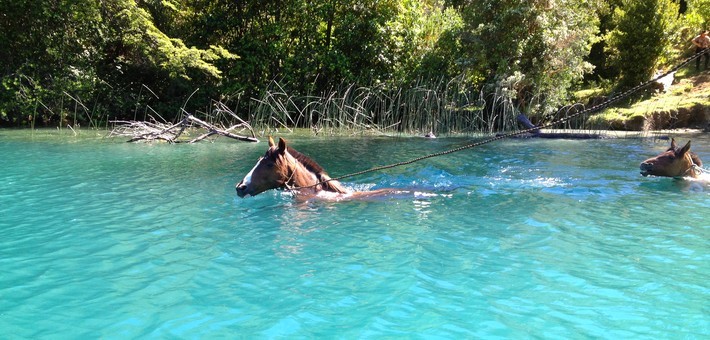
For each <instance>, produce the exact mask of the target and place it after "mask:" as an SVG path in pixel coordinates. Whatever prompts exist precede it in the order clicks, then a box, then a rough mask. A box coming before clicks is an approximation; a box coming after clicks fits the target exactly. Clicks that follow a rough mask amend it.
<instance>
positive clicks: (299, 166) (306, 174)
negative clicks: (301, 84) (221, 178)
mask: <svg viewBox="0 0 710 340" xmlns="http://www.w3.org/2000/svg"><path fill="white" fill-rule="evenodd" d="M236 188H237V195H239V197H246V196H256V195H258V194H260V193H262V192H264V191H267V190H271V189H287V190H290V191H292V192H294V193H297V194H299V196H300V197H301V198H306V199H308V198H311V197H315V196H318V197H319V198H323V199H326V200H341V199H350V198H359V197H370V196H378V195H379V196H381V195H384V194H389V193H404V192H406V191H401V190H395V189H380V190H373V191H357V192H352V191H350V190H348V189H346V188H345V187H343V185H342V184H340V182H338V181H335V180H331V178H330V177H329V176H328V174H327V173H326V172H325V170H323V168H322V167H321V166H320V165H318V164H317V163H316V162H315V161H313V160H312V159H310V158H308V157H307V156H305V155H303V154H302V153H300V152H298V151H296V150H294V149H293V148H291V147H289V146H287V145H286V140H284V139H283V138H279V143H278V145H276V144H275V143H274V140H273V139H272V138H271V137H269V149H268V150H266V154H264V156H263V157H261V158H259V160H258V161H257V162H256V165H254V168H253V169H251V171H249V173H248V174H247V175H246V176H244V179H242V180H241V182H239V184H237V187H236Z"/></svg>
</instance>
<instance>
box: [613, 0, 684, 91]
mask: <svg viewBox="0 0 710 340" xmlns="http://www.w3.org/2000/svg"><path fill="white" fill-rule="evenodd" d="M678 17H679V16H678V5H677V4H676V3H675V2H673V1H672V0H625V1H623V2H622V6H620V7H617V8H616V9H615V10H614V14H613V22H614V24H615V28H614V29H613V30H611V31H610V32H609V33H608V34H607V36H606V41H607V50H606V53H607V55H608V56H609V59H610V63H611V64H612V65H614V67H615V68H616V69H618V70H619V71H620V78H619V83H618V87H619V88H621V89H624V88H629V87H633V86H635V85H638V84H640V83H642V82H644V81H646V80H648V79H651V77H652V76H653V74H654V72H656V70H657V69H658V68H659V67H661V66H663V65H665V64H668V63H669V62H670V61H671V60H672V58H671V56H673V55H674V53H673V47H674V46H673V45H672V42H673V40H674V37H675V36H676V35H677V34H678V28H679V21H678V19H677V18H678Z"/></svg>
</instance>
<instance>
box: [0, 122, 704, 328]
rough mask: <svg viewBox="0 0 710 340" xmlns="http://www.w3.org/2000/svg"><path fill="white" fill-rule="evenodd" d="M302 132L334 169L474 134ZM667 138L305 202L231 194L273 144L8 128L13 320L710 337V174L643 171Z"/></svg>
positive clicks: (466, 157)
mask: <svg viewBox="0 0 710 340" xmlns="http://www.w3.org/2000/svg"><path fill="white" fill-rule="evenodd" d="M287 137H288V136H287ZM688 138H692V139H693V149H694V150H695V151H696V152H697V153H698V154H699V155H700V156H701V158H703V159H706V160H707V162H709V163H710V136H708V135H707V134H704V135H695V136H690V137H688V136H681V137H679V142H682V143H684V142H685V140H686V139H688ZM290 139H291V140H290V141H291V143H292V144H291V145H292V146H293V147H294V148H296V149H298V150H299V151H301V152H303V153H305V154H308V155H310V156H312V157H313V158H314V159H316V160H317V161H318V162H319V163H320V164H321V165H322V166H323V167H325V168H326V169H327V170H328V171H329V172H330V174H331V175H333V176H337V175H341V174H345V173H349V172H352V171H356V170H361V169H365V168H369V167H372V166H375V165H382V164H387V163H391V162H393V161H400V160H406V159H410V158H413V157H416V156H420V155H423V154H426V153H429V152H435V151H441V150H444V149H448V148H452V147H456V146H460V145H463V144H467V143H468V142H469V141H470V140H468V139H465V138H448V139H437V140H423V139H417V138H372V137H370V138H306V137H298V136H292V137H290ZM667 145H668V141H665V140H654V139H617V140H595V141H588V140H585V141H575V140H505V141H500V142H495V143H492V144H489V145H486V146H484V147H481V148H477V149H473V150H468V151H464V152H460V153H457V154H455V155H451V156H446V157H440V158H434V159H430V160H426V161H423V162H420V163H415V164H413V165H410V166H407V167H403V168H395V169H391V170H388V171H385V172H379V173H371V174H367V175H364V176H361V177H357V178H352V179H349V180H346V182H345V183H346V184H347V185H348V186H351V187H355V188H368V187H375V188H380V187H398V188H406V189H415V190H419V191H422V192H428V193H432V194H436V195H434V196H428V195H419V196H411V197H409V196H405V197H396V198H387V199H381V200H371V201H365V202H341V203H317V202H316V203H308V204H299V203H298V202H295V201H294V200H293V199H292V198H291V197H289V196H288V195H287V194H285V193H282V192H277V191H271V192H267V193H264V194H262V195H259V196H257V197H251V198H246V199H239V198H238V197H237V196H236V195H235V191H234V185H235V183H236V182H238V181H239V180H240V179H241V178H242V177H243V176H244V175H245V174H246V172H248V171H249V169H251V167H252V166H253V164H254V163H255V161H256V159H257V157H259V156H261V155H262V154H263V153H264V151H265V149H266V143H259V144H247V143H239V142H231V141H226V140H221V141H217V142H216V143H213V144H209V143H205V144H198V145H165V144H159V145H145V144H129V143H124V142H123V141H122V140H105V139H76V138H71V137H66V136H65V137H62V138H54V139H53V138H42V139H37V138H35V139H32V138H26V137H21V136H18V133H17V132H14V131H9V132H8V131H0V157H2V159H3V161H2V165H1V166H0V174H1V176H0V181H1V182H0V232H1V235H2V238H0V273H1V275H0V337H1V338H4V339H18V338H58V339H59V338H111V339H116V338H121V339H123V338H136V337H148V338H219V337H222V338H234V337H249V338H252V337H256V338H332V337H338V338H382V337H388V338H411V337H415V338H501V337H504V338H527V337H535V338H585V337H601V338H611V339H619V338H648V339H659V338H705V339H707V338H708V337H710V304H709V303H708V302H709V301H710V299H709V298H710V287H709V284H708V282H710V248H709V247H708V239H709V238H710V219H708V217H710V213H708V208H709V207H710V188H706V189H705V190H702V187H701V190H698V189H697V188H696V189H692V188H688V187H687V186H686V185H684V183H682V182H679V181H673V180H671V179H665V178H643V177H641V176H640V175H639V172H638V164H639V163H640V162H641V161H642V160H643V159H645V158H647V157H649V156H653V155H655V154H657V153H658V152H660V151H662V150H664V149H665V148H666V147H667Z"/></svg>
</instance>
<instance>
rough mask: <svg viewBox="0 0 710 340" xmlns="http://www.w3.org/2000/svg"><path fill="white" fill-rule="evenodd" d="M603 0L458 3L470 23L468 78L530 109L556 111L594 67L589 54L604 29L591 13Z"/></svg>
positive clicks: (466, 44) (465, 35)
mask: <svg viewBox="0 0 710 340" xmlns="http://www.w3.org/2000/svg"><path fill="white" fill-rule="evenodd" d="M597 3H598V2H597V1H586V2H575V1H568V2H556V3H555V4H554V5H553V4H552V3H551V2H548V1H540V2H530V1H521V0H471V1H460V2H457V6H459V8H460V10H461V12H462V14H463V17H464V20H465V23H466V30H465V31H464V32H463V34H462V36H461V41H462V43H463V49H462V53H463V56H464V57H465V58H464V60H463V62H464V65H465V67H466V69H465V71H466V73H467V75H468V77H469V78H470V79H472V80H474V81H475V82H476V83H475V84H478V86H482V87H483V88H484V90H485V91H487V92H489V93H492V94H495V95H499V96H503V97H504V98H506V100H508V101H510V102H511V104H513V103H515V104H516V105H517V106H518V107H520V108H521V109H522V110H524V111H529V112H531V113H548V112H550V111H552V110H553V109H554V108H555V107H557V106H559V105H561V104H563V103H564V102H565V101H566V100H567V97H568V93H567V91H568V90H569V88H570V87H571V86H572V85H573V84H575V83H576V82H578V81H580V80H581V79H582V77H583V75H584V74H585V73H588V72H590V71H591V69H592V68H591V65H590V64H589V63H587V62H586V61H585V60H584V58H585V57H586V56H587V55H588V54H589V51H590V48H591V45H592V43H594V42H595V39H596V38H595V34H596V32H597V31H598V20H597V17H596V15H595V13H594V11H590V7H591V8H594V6H597V5H598V4H597Z"/></svg>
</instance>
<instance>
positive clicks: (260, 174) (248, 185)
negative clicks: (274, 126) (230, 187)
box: [236, 137, 288, 197]
mask: <svg viewBox="0 0 710 340" xmlns="http://www.w3.org/2000/svg"><path fill="white" fill-rule="evenodd" d="M286 151H287V146H286V141H285V140H284V139H283V138H281V139H279V143H278V145H276V144H275V143H274V139H273V138H271V137H269V149H268V150H266V153H265V154H264V156H262V157H260V158H259V160H258V161H257V162H256V165H254V167H253V168H252V169H251V171H249V173H247V175H246V176H244V179H242V180H241V181H240V182H239V183H238V184H237V187H236V188H237V195H239V197H245V196H247V195H251V196H256V195H258V194H260V193H262V192H264V191H266V190H270V189H276V188H280V187H283V186H284V185H285V184H286V182H287V180H288V173H287V170H285V169H287V164H286V162H287V157H286Z"/></svg>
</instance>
